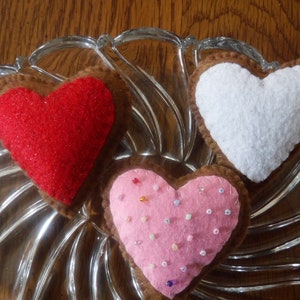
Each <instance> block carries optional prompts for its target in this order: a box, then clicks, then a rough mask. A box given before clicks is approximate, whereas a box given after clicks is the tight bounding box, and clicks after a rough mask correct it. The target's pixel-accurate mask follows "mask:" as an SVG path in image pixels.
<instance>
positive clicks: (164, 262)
mask: <svg viewBox="0 0 300 300" xmlns="http://www.w3.org/2000/svg"><path fill="white" fill-rule="evenodd" d="M161 265H162V267H164V268H165V267H167V266H168V263H167V262H166V261H165V260H164V261H163V262H162V263H161Z"/></svg>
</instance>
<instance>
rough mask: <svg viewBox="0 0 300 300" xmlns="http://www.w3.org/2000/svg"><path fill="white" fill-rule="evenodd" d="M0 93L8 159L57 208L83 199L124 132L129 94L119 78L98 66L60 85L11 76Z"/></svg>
mask: <svg viewBox="0 0 300 300" xmlns="http://www.w3.org/2000/svg"><path fill="white" fill-rule="evenodd" d="M0 90H1V92H2V95H1V96H0V138H1V140H2V143H3V145H4V146H5V147H6V148H7V149H8V150H9V151H10V152H11V155H12V158H13V159H14V160H16V161H17V163H18V164H19V165H20V167H21V168H22V169H23V170H24V171H25V172H26V174H27V175H28V176H29V177H30V178H31V179H32V180H33V181H34V183H35V184H36V185H37V186H38V187H39V189H40V191H41V194H42V195H43V196H44V197H45V199H46V200H48V201H49V202H51V203H52V204H54V205H57V208H59V209H61V210H65V209H67V208H68V207H71V206H72V205H73V204H75V203H77V202H80V201H83V200H85V195H86V194H88V193H89V188H90V187H91V185H92V183H91V181H92V178H90V174H91V175H97V174H99V173H101V171H103V168H104V167H105V165H106V163H107V162H109V158H110V157H111V155H112V153H113V152H112V149H114V148H115V147H116V146H117V145H118V139H120V137H121V134H122V132H123V131H124V130H123V128H125V124H126V118H127V117H128V114H129V113H128V110H129V105H128V97H129V96H128V91H127V88H126V85H125V84H124V82H123V81H122V80H121V78H120V77H119V76H118V75H117V74H116V73H115V72H113V71H112V70H110V69H102V68H100V67H99V68H98V67H95V68H91V69H89V70H86V71H84V72H81V73H80V74H78V77H75V78H73V79H71V80H69V81H67V82H64V83H63V84H61V85H60V86H55V85H54V84H53V83H52V82H47V81H43V80H41V79H38V78H35V77H32V76H26V75H13V76H9V77H5V78H4V79H2V80H1V81H0ZM121 127H122V128H121ZM87 181H89V182H87ZM94 181H95V179H94Z"/></svg>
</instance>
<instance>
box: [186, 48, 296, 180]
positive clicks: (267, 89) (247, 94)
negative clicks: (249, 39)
mask: <svg viewBox="0 0 300 300" xmlns="http://www.w3.org/2000/svg"><path fill="white" fill-rule="evenodd" d="M299 63H300V60H295V61H292V62H289V63H286V64H283V65H282V66H281V67H280V68H278V69H277V70H274V69H268V70H263V69H262V68H261V66H260V65H259V64H257V63H256V62H254V61H252V60H251V59H249V58H248V57H246V56H244V55H241V54H238V53H235V52H219V53H215V54H213V55H208V56H207V57H206V58H205V59H204V60H202V61H201V62H200V63H199V65H198V66H197V68H196V70H195V71H194V73H193V74H192V76H191V78H190V87H189V94H190V105H191V108H192V110H193V113H194V115H195V118H196V121H197V123H198V126H199V130H200V132H201V134H202V135H203V137H204V139H205V141H206V142H207V144H208V145H209V146H211V148H212V149H213V150H214V152H215V153H216V154H217V159H218V163H220V164H223V165H226V166H230V167H234V168H235V169H237V170H238V171H239V172H240V173H242V174H243V175H245V176H246V177H247V178H248V179H250V180H251V181H253V182H262V181H264V180H265V179H267V178H268V177H269V176H270V174H271V173H272V172H273V171H274V170H276V169H278V168H279V167H280V166H281V165H282V163H283V162H284V161H285V160H287V158H288V157H289V155H290V153H291V152H292V151H293V150H294V151H296V152H298V153H299V148H300V147H299V145H298V144H299V141H300V130H299V128H300V117H299V116H300V98H299V95H300V84H299V82H300V65H299Z"/></svg>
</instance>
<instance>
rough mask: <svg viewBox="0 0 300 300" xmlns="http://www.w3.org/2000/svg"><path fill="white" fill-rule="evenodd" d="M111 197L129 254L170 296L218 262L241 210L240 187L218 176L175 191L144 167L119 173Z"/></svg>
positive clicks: (115, 221)
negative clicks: (218, 256)
mask: <svg viewBox="0 0 300 300" xmlns="http://www.w3.org/2000/svg"><path fill="white" fill-rule="evenodd" d="M109 201H110V204H109V209H110V212H111V216H112V219H113V224H114V226H115V227H116V228H117V231H118V238H119V239H120V241H121V243H122V244H123V245H124V247H125V249H126V252H127V253H128V254H129V255H130V256H131V257H132V258H133V260H134V262H135V264H136V265H137V266H138V267H139V268H140V269H141V270H142V272H143V274H144V275H145V277H146V278H147V279H148V280H149V282H150V283H151V285H152V286H153V287H154V288H155V289H156V290H158V291H159V292H160V293H162V294H163V295H165V296H167V297H169V298H173V297H174V295H175V294H178V293H180V292H181V291H183V290H184V289H185V288H186V287H187V286H188V285H189V284H190V282H191V281H192V279H193V278H194V277H196V276H198V275H199V273H200V272H201V270H202V269H203V267H205V266H207V265H209V264H210V263H211V262H212V261H213V260H214V258H215V256H216V255H217V254H218V253H219V252H220V251H221V250H222V249H223V247H224V245H225V244H226V242H227V241H228V240H229V239H230V237H231V236H232V232H233V230H234V229H235V228H236V227H237V224H238V222H239V216H240V212H241V209H242V208H241V204H240V202H239V195H238V192H237V190H236V189H235V187H234V186H233V185H231V183H230V182H229V181H228V180H226V179H224V178H222V177H220V176H216V175H209V176H198V177H195V178H193V179H191V180H188V181H187V182H186V183H185V184H184V185H182V186H180V187H179V188H178V189H176V188H173V187H172V186H171V185H169V183H168V182H166V180H165V179H163V178H162V177H161V176H160V175H158V174H157V173H155V172H153V171H150V170H145V169H141V168H136V169H132V170H128V171H126V172H124V173H122V174H121V175H119V176H118V177H116V179H115V180H114V182H113V184H112V186H111V189H110V192H109ZM243 208H244V207H243ZM246 223H247V222H246Z"/></svg>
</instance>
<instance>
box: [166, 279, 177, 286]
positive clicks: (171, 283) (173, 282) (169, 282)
mask: <svg viewBox="0 0 300 300" xmlns="http://www.w3.org/2000/svg"><path fill="white" fill-rule="evenodd" d="M174 284H175V281H174V280H168V281H167V282H166V285H167V286H168V287H172V286H173V285H174Z"/></svg>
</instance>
